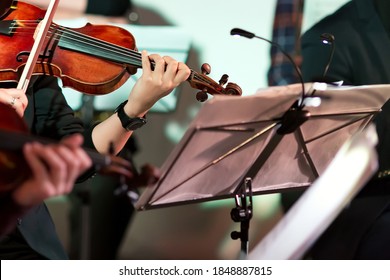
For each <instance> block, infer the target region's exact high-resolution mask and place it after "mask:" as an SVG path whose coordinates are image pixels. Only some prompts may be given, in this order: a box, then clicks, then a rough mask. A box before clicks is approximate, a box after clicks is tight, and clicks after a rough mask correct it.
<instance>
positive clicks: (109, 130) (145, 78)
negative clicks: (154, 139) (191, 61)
mask: <svg viewBox="0 0 390 280" xmlns="http://www.w3.org/2000/svg"><path fill="white" fill-rule="evenodd" d="M149 58H150V59H152V60H153V61H154V62H155V68H154V70H153V71H152V70H151V69H152V68H151V65H150V60H149ZM142 69H143V70H142V71H143V73H142V75H141V77H140V78H139V79H138V80H137V82H136V84H135V85H134V87H133V89H132V91H131V93H130V95H129V97H128V102H127V104H126V106H125V107H124V110H125V112H126V114H127V115H128V116H129V117H142V116H144V115H145V114H146V113H147V112H148V111H149V110H150V108H151V107H152V106H153V105H154V104H155V103H156V102H157V101H158V100H159V99H161V98H162V97H164V96H166V95H168V94H169V93H170V92H171V91H172V90H173V89H174V88H175V87H177V86H178V85H180V84H181V83H182V82H183V81H185V80H186V79H187V78H188V76H189V75H190V69H189V68H188V67H187V66H186V65H185V64H184V63H181V62H177V61H175V60H174V59H172V58H171V57H161V56H159V55H156V54H154V55H150V56H148V54H147V53H146V52H145V51H143V52H142ZM131 134H132V131H126V130H125V129H124V128H123V127H122V125H121V123H120V120H119V118H118V116H117V114H116V113H115V114H113V115H112V116H111V117H109V118H108V119H106V120H105V121H104V122H102V123H100V124H99V125H97V126H96V127H95V128H94V130H93V132H92V139H93V142H94V145H95V147H96V149H97V150H98V151H99V152H101V153H107V151H108V148H109V146H110V143H113V145H114V148H115V153H118V152H119V151H120V150H121V149H122V148H123V146H124V144H125V143H126V142H127V140H128V139H129V137H130V136H131Z"/></svg>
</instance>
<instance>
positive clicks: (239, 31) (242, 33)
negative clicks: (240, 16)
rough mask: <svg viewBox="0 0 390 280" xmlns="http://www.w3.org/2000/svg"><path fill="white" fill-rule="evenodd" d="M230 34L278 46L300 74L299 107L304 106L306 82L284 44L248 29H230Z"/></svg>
mask: <svg viewBox="0 0 390 280" xmlns="http://www.w3.org/2000/svg"><path fill="white" fill-rule="evenodd" d="M230 35H233V36H242V37H245V38H248V39H252V38H258V39H260V40H263V41H266V42H268V43H270V44H271V45H274V46H276V47H277V48H278V49H279V50H280V51H281V52H282V53H283V55H285V56H286V57H287V58H288V60H290V62H291V64H292V65H293V66H294V69H295V71H296V72H297V74H298V77H299V81H300V83H301V85H302V98H301V103H300V105H299V107H301V108H302V107H303V106H304V102H303V101H304V98H305V83H304V82H303V77H302V73H301V70H300V69H299V68H298V66H297V64H296V63H295V62H294V60H293V59H292V57H291V56H290V55H289V54H288V53H286V52H285V50H284V49H283V48H282V46H280V45H279V44H278V43H276V42H273V41H270V40H268V39H266V38H263V37H260V36H257V35H256V34H255V33H252V32H249V31H246V30H243V29H241V28H233V29H232V30H231V31H230Z"/></svg>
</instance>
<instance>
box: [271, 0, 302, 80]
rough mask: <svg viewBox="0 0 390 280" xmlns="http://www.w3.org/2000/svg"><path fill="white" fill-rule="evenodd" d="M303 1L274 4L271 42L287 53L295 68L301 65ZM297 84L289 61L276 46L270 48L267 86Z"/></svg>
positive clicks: (296, 78)
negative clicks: (295, 65)
mask: <svg viewBox="0 0 390 280" xmlns="http://www.w3.org/2000/svg"><path fill="white" fill-rule="evenodd" d="M303 2H304V0H278V1H277V4H276V11H275V18H274V25H273V32H272V41H273V42H275V43H277V44H279V45H280V46H281V48H282V49H283V50H284V51H285V52H286V53H288V54H289V55H290V56H291V57H292V58H293V60H294V61H295V63H296V64H297V66H298V67H299V66H300V64H301V60H302V59H301V56H300V35H301V26H302V17H303ZM296 82H299V78H298V75H297V73H296V71H295V69H294V66H293V65H292V64H291V62H290V60H289V59H288V58H287V57H286V56H285V55H284V54H283V53H282V52H281V51H280V49H278V48H277V47H276V46H274V45H272V47H271V66H270V68H269V70H268V85H270V86H275V85H287V84H292V83H296Z"/></svg>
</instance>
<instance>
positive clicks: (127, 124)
mask: <svg viewBox="0 0 390 280" xmlns="http://www.w3.org/2000/svg"><path fill="white" fill-rule="evenodd" d="M128 103H129V102H128V101H127V100H126V101H124V102H122V103H121V104H119V106H118V107H117V108H116V109H115V113H117V116H118V118H119V120H120V122H121V125H122V127H123V128H124V129H125V130H127V131H134V130H136V129H137V128H140V127H142V126H143V125H145V124H146V122H147V120H146V115H143V116H142V117H140V116H141V114H140V113H138V112H139V111H138V112H137V111H136V110H135V111H134V108H133V107H130V109H129V107H127V111H126V105H127V104H128Z"/></svg>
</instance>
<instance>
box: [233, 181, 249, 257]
mask: <svg viewBox="0 0 390 280" xmlns="http://www.w3.org/2000/svg"><path fill="white" fill-rule="evenodd" d="M235 200H236V207H235V208H233V209H232V211H231V212H230V216H231V218H232V220H233V221H234V222H239V223H240V232H238V231H233V232H232V233H231V238H232V239H234V240H236V239H240V240H241V250H240V259H245V258H246V257H247V255H248V252H249V221H250V219H251V218H252V213H253V212H252V209H253V208H252V179H251V178H246V179H245V184H244V185H243V188H242V190H241V192H240V194H236V196H235ZM247 200H249V201H247Z"/></svg>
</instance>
